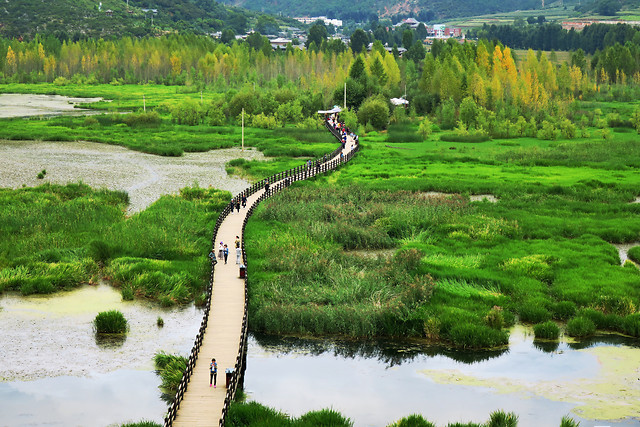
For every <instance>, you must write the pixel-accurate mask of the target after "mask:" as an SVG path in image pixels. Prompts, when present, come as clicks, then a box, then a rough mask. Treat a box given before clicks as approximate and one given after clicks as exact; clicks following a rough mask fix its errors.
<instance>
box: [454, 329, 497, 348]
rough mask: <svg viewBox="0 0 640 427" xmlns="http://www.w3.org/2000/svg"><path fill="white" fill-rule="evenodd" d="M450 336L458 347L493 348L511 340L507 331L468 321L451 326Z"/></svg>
mask: <svg viewBox="0 0 640 427" xmlns="http://www.w3.org/2000/svg"><path fill="white" fill-rule="evenodd" d="M449 338H450V340H451V341H452V342H453V344H455V345H456V347H460V348H464V349H472V348H473V349H478V348H492V347H498V346H501V345H506V344H508V342H509V335H508V334H507V333H506V332H505V331H499V330H496V329H492V328H490V327H488V326H484V325H473V324H468V323H467V324H460V325H456V326H454V327H453V328H451V331H449Z"/></svg>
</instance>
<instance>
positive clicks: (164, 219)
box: [0, 183, 230, 306]
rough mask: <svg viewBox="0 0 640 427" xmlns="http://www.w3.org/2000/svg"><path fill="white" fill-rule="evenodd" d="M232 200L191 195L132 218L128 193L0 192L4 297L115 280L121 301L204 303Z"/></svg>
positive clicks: (220, 194)
mask: <svg viewBox="0 0 640 427" xmlns="http://www.w3.org/2000/svg"><path fill="white" fill-rule="evenodd" d="M229 197H230V195H229V194H228V193H227V192H224V191H219V190H214V189H202V188H198V187H194V188H185V189H183V190H182V191H181V193H180V195H176V196H163V197H162V198H160V199H159V200H158V201H156V202H155V203H154V204H153V205H151V206H150V207H149V208H147V209H146V210H145V211H143V212H140V213H137V214H135V215H133V216H131V217H127V216H126V215H125V213H126V207H127V203H128V197H127V195H126V194H125V193H122V192H116V191H108V190H93V189H91V188H90V187H89V186H87V185H84V184H82V183H80V184H68V185H65V186H60V185H51V184H45V185H42V186H39V187H35V188H22V189H17V190H11V189H0V234H1V235H2V236H3V238H2V241H1V242H0V292H4V291H18V292H20V293H22V294H23V295H30V294H48V293H53V292H57V291H62V290H70V289H73V288H75V287H77V286H79V285H81V284H83V283H97V282H98V281H100V280H102V279H109V280H111V283H113V284H114V285H115V286H116V287H118V288H120V289H121V292H122V297H123V298H124V299H125V300H131V299H133V298H134V297H138V298H145V299H150V300H154V301H158V302H159V303H160V304H162V305H166V306H169V305H173V304H183V303H186V302H189V301H193V300H194V299H195V300H196V301H203V298H204V296H203V295H204V290H205V284H206V282H207V280H206V279H207V277H208V275H209V272H210V265H209V262H208V259H207V253H208V250H209V248H210V245H211V236H210V233H211V230H212V228H213V224H215V221H216V219H217V217H218V214H219V212H220V210H221V209H222V208H223V207H224V206H225V205H226V203H227V201H228V198H229Z"/></svg>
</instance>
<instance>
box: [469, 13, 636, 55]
mask: <svg viewBox="0 0 640 427" xmlns="http://www.w3.org/2000/svg"><path fill="white" fill-rule="evenodd" d="M542 22H544V21H542ZM468 35H469V36H470V37H477V38H480V39H482V38H485V39H488V40H498V41H500V43H502V44H504V45H507V46H510V47H511V48H514V49H533V50H578V49H582V50H583V51H584V52H586V53H595V52H596V51H597V50H603V49H605V48H608V47H611V46H613V45H615V44H616V43H619V44H621V45H624V44H625V43H627V42H631V43H633V44H636V45H638V44H640V28H637V27H633V26H631V25H629V24H617V25H609V24H592V25H589V26H587V27H585V28H584V29H583V30H582V31H575V30H574V29H570V30H568V31H567V30H565V29H563V28H562V26H560V25H559V24H545V23H540V24H535V25H531V24H529V25H526V24H524V23H522V24H521V25H495V24H492V25H487V24H484V25H483V26H482V28H479V29H476V30H471V31H470V32H469V34H468Z"/></svg>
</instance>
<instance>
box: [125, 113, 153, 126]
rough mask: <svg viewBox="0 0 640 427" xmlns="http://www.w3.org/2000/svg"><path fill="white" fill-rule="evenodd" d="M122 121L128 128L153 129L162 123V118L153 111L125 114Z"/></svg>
mask: <svg viewBox="0 0 640 427" xmlns="http://www.w3.org/2000/svg"><path fill="white" fill-rule="evenodd" d="M122 120H123V121H124V123H126V124H127V126H129V127H141V126H144V127H154V126H158V125H160V124H161V123H162V118H160V115H159V114H158V113H157V112H155V111H148V112H140V113H130V114H125V116H124V118H123V119H122Z"/></svg>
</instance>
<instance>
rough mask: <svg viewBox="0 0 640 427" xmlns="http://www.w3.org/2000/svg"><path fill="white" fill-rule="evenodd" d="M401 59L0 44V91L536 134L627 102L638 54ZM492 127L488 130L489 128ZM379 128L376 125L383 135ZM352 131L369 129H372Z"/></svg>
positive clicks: (159, 42) (506, 51)
mask: <svg viewBox="0 0 640 427" xmlns="http://www.w3.org/2000/svg"><path fill="white" fill-rule="evenodd" d="M313 44H314V45H315V42H314V43H313ZM417 45H419V46H422V44H421V43H413V44H412V46H411V49H413V46H417ZM312 47H313V46H312ZM422 49H424V47H422ZM409 53H410V52H407V55H406V56H405V57H398V56H396V55H394V53H390V52H388V51H387V50H386V49H385V48H384V46H383V45H382V43H381V42H380V41H379V40H376V41H375V42H374V44H373V48H372V50H371V51H370V52H366V50H363V51H362V52H354V51H353V50H352V49H351V48H350V47H346V46H344V45H343V46H342V48H341V49H334V48H332V44H330V43H328V42H327V41H326V39H323V41H322V42H321V44H320V47H317V46H316V47H315V48H311V49H308V50H300V49H296V48H293V46H291V45H289V46H288V47H287V49H285V50H282V51H273V50H272V49H271V47H270V44H269V43H268V41H267V40H266V39H265V38H264V37H262V36H260V35H259V34H256V35H255V36H254V37H252V38H248V39H247V40H246V41H241V42H236V41H234V42H232V43H230V44H229V45H227V44H224V43H221V42H219V41H216V40H214V39H211V38H209V37H202V36H195V35H180V34H172V35H166V36H163V37H159V38H141V39H135V38H130V37H123V38H120V39H117V40H101V39H89V40H81V41H77V42H67V41H62V42H60V41H59V40H58V39H56V38H54V37H36V38H35V39H34V40H31V41H18V40H8V39H0V82H2V83H11V82H23V83H30V82H51V83H53V84H55V85H66V84H69V83H77V84H98V83H110V84H115V85H119V84H145V83H157V84H171V85H183V86H188V87H191V88H193V89H192V90H205V89H207V90H208V91H213V92H218V93H221V94H224V96H221V97H217V98H216V101H215V102H216V103H217V104H216V105H215V108H211V109H209V110H207V111H215V110H219V111H224V112H225V117H218V116H215V117H213V116H211V117H209V116H210V115H209V113H206V112H203V111H200V110H199V112H198V111H196V112H195V113H193V114H195V116H194V117H196V119H191V118H190V117H192V116H193V114H192V115H189V114H191V113H189V114H187V115H185V116H184V117H186V118H185V119H179V120H181V121H182V120H183V121H184V122H202V121H205V116H206V117H208V119H206V120H209V122H210V123H212V124H214V123H218V122H220V121H221V120H233V119H235V118H236V117H237V115H238V114H239V113H240V111H241V109H242V108H245V110H246V112H247V114H249V115H250V116H252V117H253V118H255V120H256V123H258V124H259V125H261V126H263V127H272V126H273V125H274V123H276V122H278V123H281V124H283V123H292V122H296V121H298V120H302V119H304V117H311V116H313V115H314V111H315V110H317V109H320V108H324V107H327V106H330V105H333V104H339V105H341V104H342V102H343V96H344V90H345V86H346V92H347V105H348V107H350V108H351V109H353V110H354V111H357V110H359V109H361V108H362V106H364V105H366V106H367V108H366V109H365V110H366V111H375V114H377V115H382V116H385V115H386V117H387V119H388V117H389V114H390V111H391V110H392V107H391V105H390V104H389V99H390V98H391V97H399V96H401V95H403V94H404V93H406V97H407V99H408V100H409V101H410V110H409V113H411V114H416V115H425V114H431V115H435V116H437V117H438V120H440V121H441V123H442V124H443V125H444V127H445V128H451V127H453V126H455V125H456V121H457V120H458V118H459V117H460V114H461V112H460V109H461V108H462V106H463V105H465V108H466V109H469V108H468V107H469V106H470V105H471V106H475V107H474V108H477V109H478V111H482V112H483V114H484V115H485V116H486V117H488V119H487V120H488V122H487V123H486V124H485V125H478V124H477V123H475V119H474V120H469V121H468V125H471V126H472V127H474V126H480V127H484V128H488V127H491V128H495V126H496V125H495V123H498V122H499V121H500V120H502V121H503V122H506V121H509V122H510V123H515V122H517V121H518V120H519V119H520V117H521V118H522V119H523V120H525V122H527V123H531V120H533V121H534V122H535V123H538V124H540V123H542V122H544V121H545V120H549V119H550V117H554V116H557V117H566V116H567V115H568V112H569V110H570V108H569V106H570V105H571V103H572V102H573V100H575V99H588V98H590V97H591V98H593V97H596V96H602V94H604V93H618V94H625V95H624V96H625V97H627V98H629V97H630V96H631V95H630V93H632V92H629V91H630V90H631V89H626V88H634V87H637V86H638V84H639V83H640V72H639V71H638V68H637V65H635V64H637V63H638V61H637V60H636V59H637V58H640V48H638V47H637V46H635V47H634V49H633V50H632V49H630V48H629V47H628V46H621V45H619V44H617V45H614V46H612V47H611V48H608V49H605V50H604V51H601V52H600V53H598V54H597V55H595V56H594V57H593V58H592V60H591V66H592V67H594V68H590V67H588V66H587V60H586V58H585V56H584V55H582V56H580V55H579V53H580V52H577V53H576V54H574V56H573V57H572V60H571V61H570V62H569V63H563V64H555V63H553V62H552V61H550V60H549V58H548V57H547V55H545V54H543V53H541V52H537V53H536V52H534V51H533V50H529V51H528V53H527V54H526V55H525V56H524V57H523V58H517V57H516V55H515V54H514V53H513V52H512V51H511V49H510V48H509V47H506V46H504V45H502V44H501V43H498V42H495V41H494V42H490V41H488V40H481V41H480V42H478V43H477V44H472V43H465V44H460V43H458V42H457V41H455V40H449V41H446V42H441V41H436V42H434V44H433V45H432V47H431V51H430V52H429V53H427V52H426V51H422V52H421V55H419V56H417V57H412V56H411V55H409ZM594 64H595V65H594ZM629 64H631V65H629ZM634 67H635V68H634ZM618 87H622V88H623V89H616V88H618ZM612 88H613V89H612ZM614 89H615V90H614ZM616 91H618V92H616ZM616 96H618V95H616ZM620 96H622V95H620ZM374 107H375V108H374ZM472 110H473V109H472ZM211 114H213V113H211ZM215 114H218V113H215ZM215 114H214V115H215ZM175 116H176V117H179V116H180V112H179V111H176V112H175ZM382 116H381V117H382ZM492 120H493V122H495V123H494V124H493V125H489V123H493V122H492ZM387 121H388V120H385V119H384V117H382V119H381V120H378V119H376V120H375V122H376V123H380V125H381V126H383V127H384V126H386V124H385V123H386V122H387ZM360 122H361V123H360V124H367V123H369V120H368V117H366V115H365V117H363V118H362V119H361V120H360ZM507 127H508V126H507ZM497 134H500V133H499V132H498V133H497Z"/></svg>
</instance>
